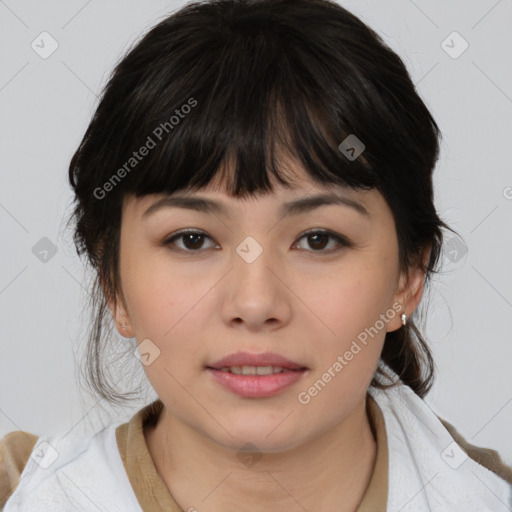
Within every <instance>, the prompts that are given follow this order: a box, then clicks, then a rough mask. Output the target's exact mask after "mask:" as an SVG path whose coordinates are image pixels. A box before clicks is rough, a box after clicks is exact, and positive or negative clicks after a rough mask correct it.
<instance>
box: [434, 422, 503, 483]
mask: <svg viewBox="0 0 512 512" xmlns="http://www.w3.org/2000/svg"><path fill="white" fill-rule="evenodd" d="M438 418H439V420H440V421H441V423H442V424H443V425H444V427H445V428H446V430H448V432H449V433H450V435H451V436H452V437H453V439H454V440H455V441H456V443H457V444H458V445H459V446H460V447H461V448H462V449H463V450H464V451H465V452H466V454H467V455H468V457H470V458H471V459H473V460H474V461H475V462H478V464H480V465H482V466H484V467H486V468H487V469H488V470H489V471H492V472H493V473H496V474H497V475H498V476H500V477H501V478H503V480H505V481H506V482H509V483H511V484H512V467H511V466H507V465H506V464H505V463H504V462H503V460H502V459H501V457H500V455H499V453H498V452H497V451H496V450H492V449H491V448H485V447H481V446H475V445H474V444H471V443H469V442H468V441H466V439H464V437H463V436H462V435H461V434H460V432H458V431H457V429H456V428H455V427H454V426H453V425H452V424H451V423H449V422H448V421H446V420H445V419H443V418H441V417H440V416H438Z"/></svg>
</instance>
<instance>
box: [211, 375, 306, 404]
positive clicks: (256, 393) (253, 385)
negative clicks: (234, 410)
mask: <svg viewBox="0 0 512 512" xmlns="http://www.w3.org/2000/svg"><path fill="white" fill-rule="evenodd" d="M206 370H207V371H208V372H209V373H210V374H211V375H212V376H213V378H214V379H215V380H216V381H217V382H218V383H219V384H220V385H221V386H224V387H225V388H227V389H229V390H230V391H232V392H233V393H235V394H237V395H240V396H243V397H247V398H265V397H268V396H273V395H276V394H277V393H279V392H280V391H282V390H283V389H285V388H287V387H288V386H291V385H292V384H295V382H297V381H298V380H299V379H301V378H302V376H303V375H304V374H305V373H306V370H289V371H285V372H281V373H274V374H271V375H237V374H236V373H231V372H222V371H220V370H214V369H213V368H207V369H206Z"/></svg>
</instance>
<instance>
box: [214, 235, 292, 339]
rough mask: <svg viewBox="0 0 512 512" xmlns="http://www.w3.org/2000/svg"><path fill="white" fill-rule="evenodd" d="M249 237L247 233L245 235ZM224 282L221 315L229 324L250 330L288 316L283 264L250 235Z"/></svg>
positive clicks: (277, 325) (281, 323)
mask: <svg viewBox="0 0 512 512" xmlns="http://www.w3.org/2000/svg"><path fill="white" fill-rule="evenodd" d="M249 238H250V237H249ZM232 262H233V268H232V270H231V272H230V273H229V275H228V276H227V279H226V280H225V283H224V286H225V291H224V294H223V296H224V298H225V299H224V303H223V309H222V315H223V318H224V321H225V322H226V323H227V324H229V325H230V326H231V327H236V328H238V329H246V330H248V331H250V332H257V331H261V330H267V331H268V330H275V329H279V328H282V327H283V326H285V325H287V324H288V323H289V321H290V318H291V313H292V310H291V304H290V296H291V295H292V294H290V291H289V289H288V288H287V286H286V276H285V275H284V274H285V272H284V270H283V266H282V265H280V264H279V262H278V261H276V258H275V257H273V254H272V251H271V250H270V249H265V248H264V247H262V246H261V245H260V244H258V243H257V242H256V241H255V240H254V239H252V240H250V239H249V240H246V241H245V242H242V243H241V244H240V245H239V246H238V247H237V251H236V254H234V256H233V259H232Z"/></svg>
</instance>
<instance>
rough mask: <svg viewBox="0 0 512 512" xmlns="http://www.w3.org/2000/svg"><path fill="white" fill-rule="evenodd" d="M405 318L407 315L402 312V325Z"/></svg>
mask: <svg viewBox="0 0 512 512" xmlns="http://www.w3.org/2000/svg"><path fill="white" fill-rule="evenodd" d="M406 319H407V315H406V314H405V313H402V325H405V323H406Z"/></svg>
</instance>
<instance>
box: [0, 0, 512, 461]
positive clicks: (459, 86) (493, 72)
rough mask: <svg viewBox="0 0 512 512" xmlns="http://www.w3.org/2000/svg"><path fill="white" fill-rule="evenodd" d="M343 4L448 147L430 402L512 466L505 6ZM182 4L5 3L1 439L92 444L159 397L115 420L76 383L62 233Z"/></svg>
mask: <svg viewBox="0 0 512 512" xmlns="http://www.w3.org/2000/svg"><path fill="white" fill-rule="evenodd" d="M340 3H341V4H342V5H344V6H345V7H347V8H348V9H349V10H351V11H352V12H354V14H356V15H358V16H359V17H361V18H362V20H363V21H365V22H367V23H369V24H370V26H371V27H372V28H374V29H375V30H376V31H377V32H378V33H379V34H380V35H381V36H382V37H383V38H384V40H385V41H386V42H387V43H388V44H389V45H390V46H391V47H392V48H393V49H394V50H395V51H396V52H397V53H398V54H399V55H400V56H401V57H402V58H403V60H404V62H405V64H406V66H407V67H408V69H409V71H410V73H411V76H412V78H413V81H414V83H415V84H416V86H417V89H418V92H419V94H420V95H421V97H422V98H423V100H424V101H425V103H426V104H427V106H428V107H429V109H430V110H431V112H432V114H433V116H434V118H435V119H436V121H437V122H438V124H439V126H440V128H441V131H442V133H443V142H442V152H441V158H440V160H439V163H438V166H437V169H436V172H435V186H436V204H437V207H438V210H439V212H440V215H441V217H442V218H443V219H444V220H445V221H447V222H448V223H449V224H450V225H451V226H452V227H453V228H455V229H456V230H457V231H458V232H459V233H460V234H461V236H462V239H458V238H455V239H453V240H450V241H449V244H448V246H447V249H446V250H445V251H444V255H443V269H444V272H443V273H442V274H441V275H440V276H438V277H436V278H435V280H434V281H433V283H432V288H431V291H430V293H429V298H430V306H429V308H428V310H427V314H428V329H427V332H426V335H427V338H428V340H429V343H430V346H431V348H432V351H433V354H434V357H435V361H436V365H437V368H438V376H437V381H436V383H435V385H434V387H433V389H432V391H431V392H430V394H429V395H428V396H427V397H426V402H427V403H428V404H429V405H430V407H431V408H432V409H433V410H434V411H435V412H436V413H437V414H439V415H440V416H441V417H443V418H445V419H447V420H448V421H450V422H451V423H452V424H454V425H455V427H456V428H457V429H458V430H459V432H461V433H462V435H463V436H464V437H465V438H466V439H467V440H468V441H469V442H471V443H472V444H476V445H479V446H486V447H489V448H493V449H496V450H498V451H499V453H500V454H501V455H502V457H503V459H504V460H505V462H507V463H508V464H512V437H511V432H512V428H511V427H512V343H511V341H512V339H511V338H512V336H511V331H512V269H511V265H512V172H511V164H510V155H511V154H510V146H511V141H512V66H510V62H511V60H510V59H511V53H512V31H511V30H510V27H511V26H512V2H510V1H506V0H501V1H496V0H479V1H472V2H468V1H466V0H452V1H450V2H446V1H445V0H429V1H426V0H415V1H412V0H380V1H377V0H373V1H362V0H357V1H356V0H351V1H342V2H340ZM182 5H184V2H181V1H179V2H176V1H174V2H172V1H163V0H149V1H144V2H141V1H134V0H130V1H127V0H123V1H121V0H115V1H114V0H107V1H101V2H100V1H98V0H89V1H83V0H72V1H70V0H66V1H64V0H61V1H45V2H38V1H35V0H32V1H24V0H18V1H15V0H5V1H0V112H1V114H0V170H1V171H0V172H1V183H0V225H1V245H0V248H1V255H0V262H1V266H0V340H1V350H0V437H1V436H2V435H4V434H5V433H7V432H10V431H13V430H25V431H28V432H32V433H35V434H37V435H44V434H47V433H54V432H55V431H57V430H59V431H60V430H63V431H65V430H71V429H80V430H88V429H96V428H98V426H99V425H100V424H103V423H102V422H104V421H105V418H104V414H105V411H106V414H107V415H108V417H109V418H110V419H112V420H113V421H115V422H121V421H125V420H127V419H128V418H129V417H131V415H132V414H134V412H135V411H136V410H138V409H139V408H140V407H141V406H142V405H144V404H145V403H148V402H149V401H150V400H152V399H154V398H155V396H154V395H151V393H148V394H147V395H146V396H145V397H143V398H141V399H140V401H138V402H134V403H133V404H132V405H131V406H130V407H125V408H121V409H119V408H118V409H115V410H114V409H109V407H108V406H107V405H105V404H104V403H103V402H98V400H97V399H96V398H95V397H93V396H90V395H88V394H87V393H86V392H85V391H84V390H83V389H82V388H81V387H80V386H79V385H78V384H77V363H78V361H77V358H79V357H80V354H81V349H82V347H83V341H84V339H85V335H86V332H87V329H88V328H89V318H88V316H87V314H86V313H85V309H84V308H85V305H86V299H87V279H88V274H87V273H86V271H85V268H84V265H83V263H82V262H81V261H80V260H79V258H78V257H77V256H76V253H75V250H74V247H73V245H72V240H71V236H70V231H69V230H68V231H65V230H64V222H65V220H66V219H67V215H68V214H69V211H70V204H71V199H72V195H71V191H70V188H69V186H68V183H67V168H68V165H69V160H70V158H71V156H72V154H73V152H74V150H75V149H76V147H77V145H78V143H79V142H80V140H81V137H82V136H83V133H84V131H85V129H86V127H87V124H88V122H89V120H90V118H91V115H92V113H93V109H94V107H95V106H96V104H97V96H98V95H99V93H100V91H101V89H102V87H103V86H104V84H105V82H106V79H107V77H108V74H109V73H110V71H111V69H112V67H113V65H114V64H115V62H116V61H117V60H118V59H119V58H120V57H121V56H122V54H123V53H124V52H125V50H126V49H127V47H128V45H129V44H130V43H132V42H133V41H134V40H135V39H136V38H138V37H139V36H140V35H141V34H142V33H143V32H145V31H146V30H147V29H149V28H150V27H151V26H153V25H154V24H156V23H157V22H158V21H160V20H161V19H162V18H163V17H164V16H165V15H166V14H168V13H171V12H172V11H174V10H176V9H177V8H178V7H180V6H182ZM43 32H46V33H47V34H44V35H41V33H43ZM454 32H455V34H454ZM41 38H44V43H41ZM52 45H54V46H55V45H58V47H57V48H56V50H55V51H54V52H53V53H51V55H49V56H47V55H44V52H50V51H51V50H52V49H53V48H52ZM466 46H467V48H466ZM34 47H35V48H34ZM41 54H43V55H41ZM43 56H45V57H46V58H43ZM38 244H39V245H38ZM41 244H42V245H41ZM52 246H55V247H56V250H57V252H56V253H55V254H54V255H53V256H52V254H51V251H50V253H49V255H48V256H47V258H48V259H47V261H46V262H45V261H42V260H41V254H40V248H41V247H52ZM38 249H39V252H38ZM141 372H142V370H141ZM141 374H142V373H141ZM142 375H143V374H142ZM151 391H152V390H151Z"/></svg>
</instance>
